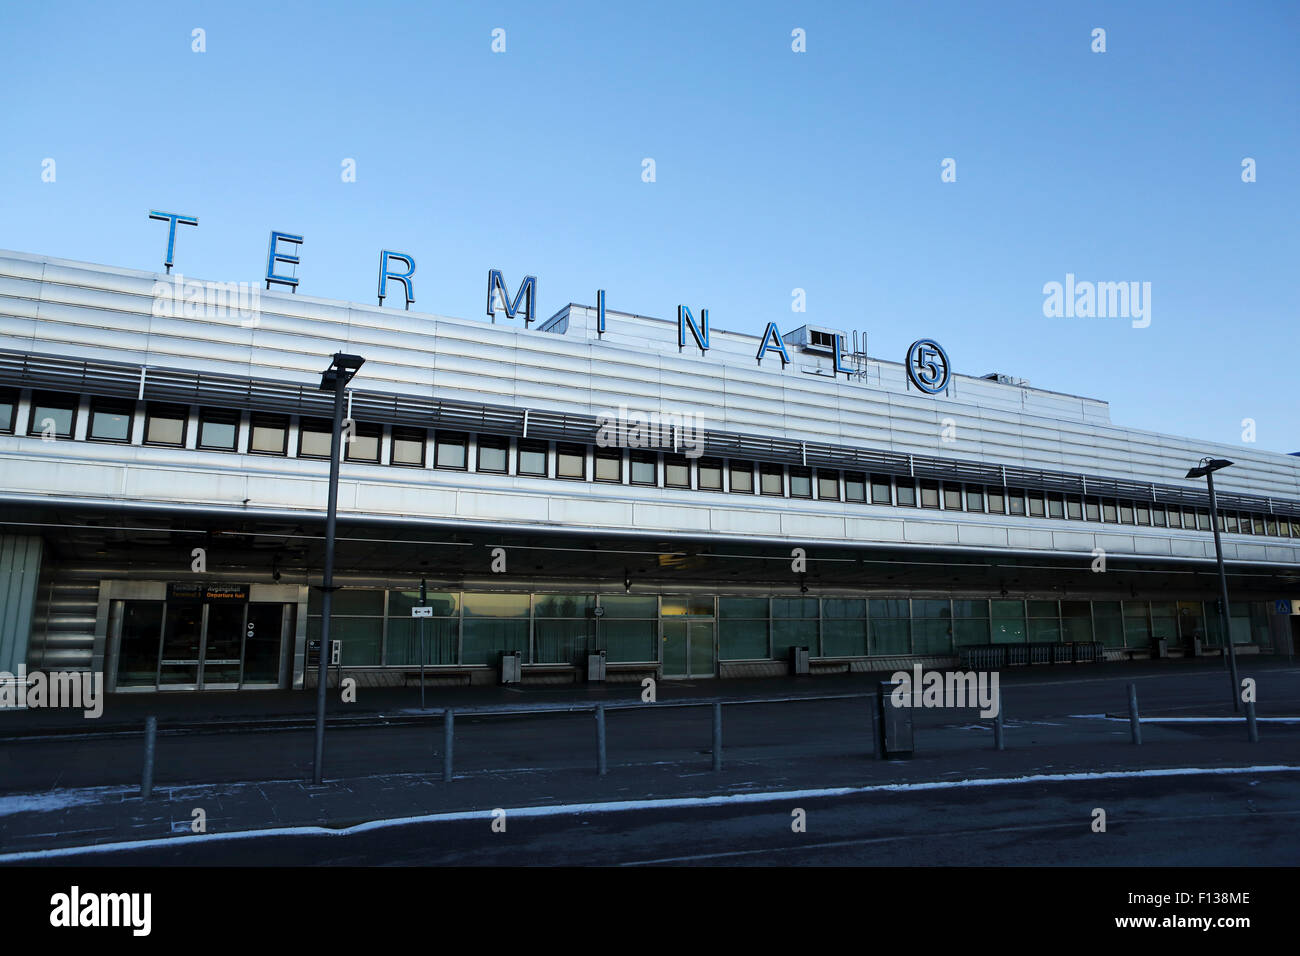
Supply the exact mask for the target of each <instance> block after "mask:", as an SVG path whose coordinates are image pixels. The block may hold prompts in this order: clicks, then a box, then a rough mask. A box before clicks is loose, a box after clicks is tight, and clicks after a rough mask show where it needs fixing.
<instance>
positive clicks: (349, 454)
mask: <svg viewBox="0 0 1300 956" xmlns="http://www.w3.org/2000/svg"><path fill="white" fill-rule="evenodd" d="M383 441H384V426H383V425H376V424H375V423H373V422H356V423H354V425H353V428H352V437H351V438H350V439H348V441H347V443H346V444H345V445H344V446H343V457H344V458H346V459H347V460H348V461H368V462H371V463H372V464H378V463H379V446H380V445H381V444H382V443H383Z"/></svg>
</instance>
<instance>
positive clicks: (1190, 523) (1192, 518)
mask: <svg viewBox="0 0 1300 956" xmlns="http://www.w3.org/2000/svg"><path fill="white" fill-rule="evenodd" d="M1183 527H1184V528H1186V529H1187V530H1188V531H1192V530H1194V529H1195V528H1196V512H1194V511H1193V510H1192V509H1191V508H1184V509H1183Z"/></svg>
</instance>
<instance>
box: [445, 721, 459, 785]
mask: <svg viewBox="0 0 1300 956" xmlns="http://www.w3.org/2000/svg"><path fill="white" fill-rule="evenodd" d="M455 740H456V712H455V711H453V710H452V709H451V708H450V707H447V708H445V709H444V710H443V712H442V782H443V783H451V756H452V747H453V746H454V745H455Z"/></svg>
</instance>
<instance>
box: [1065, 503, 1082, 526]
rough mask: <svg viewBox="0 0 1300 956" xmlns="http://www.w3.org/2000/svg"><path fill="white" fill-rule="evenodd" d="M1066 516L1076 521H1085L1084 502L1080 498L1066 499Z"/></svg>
mask: <svg viewBox="0 0 1300 956" xmlns="http://www.w3.org/2000/svg"><path fill="white" fill-rule="evenodd" d="M1065 516H1066V517H1067V518H1070V519H1072V520H1074V521H1081V520H1083V502H1082V501H1080V500H1079V499H1078V498H1066V499H1065Z"/></svg>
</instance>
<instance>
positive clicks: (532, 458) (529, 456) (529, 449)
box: [516, 438, 547, 478]
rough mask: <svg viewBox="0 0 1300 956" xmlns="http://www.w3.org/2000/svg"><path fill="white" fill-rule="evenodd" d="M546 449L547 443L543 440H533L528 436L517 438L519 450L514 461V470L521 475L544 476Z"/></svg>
mask: <svg viewBox="0 0 1300 956" xmlns="http://www.w3.org/2000/svg"><path fill="white" fill-rule="evenodd" d="M546 451H547V444H546V442H544V441H533V440H531V439H528V438H521V439H519V451H518V458H517V461H516V470H517V471H518V473H519V474H521V475H532V476H534V477H537V478H545V477H546Z"/></svg>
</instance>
